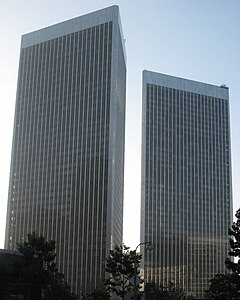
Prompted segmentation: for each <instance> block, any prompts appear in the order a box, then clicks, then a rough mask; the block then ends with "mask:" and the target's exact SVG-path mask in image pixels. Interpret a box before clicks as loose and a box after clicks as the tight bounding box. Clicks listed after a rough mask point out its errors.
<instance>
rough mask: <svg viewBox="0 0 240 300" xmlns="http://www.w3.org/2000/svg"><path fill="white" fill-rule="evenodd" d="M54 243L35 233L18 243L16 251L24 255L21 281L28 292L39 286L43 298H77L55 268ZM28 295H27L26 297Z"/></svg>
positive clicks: (60, 299) (68, 299) (63, 299)
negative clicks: (25, 240)
mask: <svg viewBox="0 0 240 300" xmlns="http://www.w3.org/2000/svg"><path fill="white" fill-rule="evenodd" d="M55 244H56V243H55V241H46V240H45V238H44V237H43V236H37V235H36V234H35V233H33V234H28V241H27V242H24V243H20V244H18V246H17V249H18V251H19V252H20V253H22V254H23V255H24V257H25V263H24V268H23V269H22V272H21V281H22V282H23V283H24V284H25V286H26V287H27V291H28V293H31V289H34V290H36V288H39V289H40V294H42V297H41V299H44V300H45V299H46V300H73V299H77V297H76V296H75V295H74V294H72V293H71V292H70V287H69V286H68V285H67V283H66V282H65V281H64V275H63V274H62V273H59V272H58V270H57V266H56V263H55V257H56V253H55ZM30 297H31V296H29V295H28V296H27V299H30Z"/></svg>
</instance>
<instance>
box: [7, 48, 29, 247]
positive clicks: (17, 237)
mask: <svg viewBox="0 0 240 300" xmlns="http://www.w3.org/2000/svg"><path fill="white" fill-rule="evenodd" d="M27 53H28V49H26V50H24V49H21V56H22V66H21V73H22V74H21V75H22V76H21V77H20V76H19V82H20V80H21V85H20V84H19V85H20V86H19V92H18V93H19V94H21V96H19V94H18V99H16V106H17V103H19V102H20V103H21V106H23V99H24V98H25V94H26V85H27V84H26V80H25V78H26V69H27V68H25V65H24V63H25V61H26V62H27V61H28V60H27ZM19 98H21V100H20V101H19ZM18 101H19V102H18ZM24 102H25V101H24ZM24 117H25V109H23V110H22V112H21V115H20V113H19V116H17V112H16V119H15V124H14V127H15V128H16V126H18V124H19V127H17V128H18V130H17V142H16V144H17V146H15V147H14V150H15V155H16V154H17V155H18V156H19V157H20V159H19V163H17V162H16V161H15V170H16V171H15V173H17V174H18V176H19V179H20V177H21V178H23V170H22V168H21V166H22V154H21V151H22V146H23V139H22V135H23V124H24ZM16 122H17V124H16ZM20 122H21V123H20ZM20 124H22V126H21V127H20ZM20 128H21V129H20ZM19 144H20V145H19ZM12 161H13V158H12ZM12 164H13V163H12ZM11 184H12V186H11V191H12V195H11V199H12V198H13V197H14V203H16V207H15V210H16V212H19V211H20V209H19V208H20V207H22V193H23V189H22V191H21V195H20V193H19V185H18V187H17V189H16V185H15V183H13V182H11ZM13 184H14V188H13ZM16 190H17V194H16ZM18 197H19V201H18V200H17V198H18ZM19 202H20V205H19ZM12 212H14V209H13V207H12V206H11V209H10V212H9V213H10V219H11V217H12V216H14V214H12ZM21 219H22V214H21V213H18V214H17V213H16V215H15V224H16V225H15V229H13V228H12V233H11V235H12V241H14V245H12V247H11V249H15V248H16V246H17V241H18V242H20V241H21V242H22V239H21V238H20V228H21ZM18 222H19V223H18ZM13 230H14V231H13ZM13 235H14V237H13Z"/></svg>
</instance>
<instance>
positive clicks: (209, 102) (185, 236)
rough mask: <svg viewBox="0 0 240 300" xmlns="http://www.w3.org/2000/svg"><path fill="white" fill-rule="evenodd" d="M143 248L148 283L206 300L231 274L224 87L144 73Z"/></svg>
mask: <svg viewBox="0 0 240 300" xmlns="http://www.w3.org/2000/svg"><path fill="white" fill-rule="evenodd" d="M142 124H143V125H142V127H143V133H142V134H143V135H142V195H141V197H142V198H141V201H142V202H141V242H144V241H151V242H152V243H153V244H154V245H155V249H154V251H152V252H147V251H146V250H143V249H142V251H143V252H142V253H143V267H144V279H145V283H147V282H156V283H157V284H160V283H161V284H163V286H167V285H169V283H170V282H172V283H173V284H174V286H176V287H177V288H181V289H184V291H185V292H186V293H187V294H189V295H193V296H196V297H198V298H203V296H204V291H205V290H206V289H207V287H208V284H209V283H208V280H209V279H210V278H212V277H213V276H214V275H215V274H216V273H218V272H220V273H224V272H226V268H225V264H224V261H225V258H226V257H227V255H228V228H229V227H230V225H231V221H232V219H231V218H232V215H231V212H232V191H231V147H230V127H229V96H228V88H227V87H225V86H220V87H219V86H213V85H210V84H205V83H201V82H196V81H192V80H186V79H182V78H177V77H172V76H168V75H163V74H157V73H154V72H150V71H144V72H143V112H142Z"/></svg>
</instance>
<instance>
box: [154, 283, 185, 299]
mask: <svg viewBox="0 0 240 300" xmlns="http://www.w3.org/2000/svg"><path fill="white" fill-rule="evenodd" d="M155 295H156V296H155V299H156V300H170V299H171V300H174V299H176V300H177V299H178V300H185V299H189V298H187V297H186V295H185V293H184V292H183V290H182V289H178V288H175V287H174V284H173V283H172V282H170V283H169V286H167V287H163V286H162V285H160V286H158V287H157V288H156V292H155Z"/></svg>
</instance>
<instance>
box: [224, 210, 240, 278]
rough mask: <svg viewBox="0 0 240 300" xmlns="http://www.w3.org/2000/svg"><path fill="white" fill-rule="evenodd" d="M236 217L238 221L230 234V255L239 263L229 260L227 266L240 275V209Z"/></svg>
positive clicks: (226, 262) (230, 230)
mask: <svg viewBox="0 0 240 300" xmlns="http://www.w3.org/2000/svg"><path fill="white" fill-rule="evenodd" d="M235 216H236V218H237V221H236V222H234V223H233V225H232V227H231V228H230V229H229V232H228V234H229V235H230V236H231V237H230V239H229V243H230V247H231V250H230V251H229V255H230V256H232V257H234V258H235V260H236V259H237V261H232V260H230V259H229V258H227V259H226V261H225V264H226V266H227V268H228V269H230V270H231V271H232V272H233V273H235V274H238V275H240V209H238V210H237V212H236V214H235Z"/></svg>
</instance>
